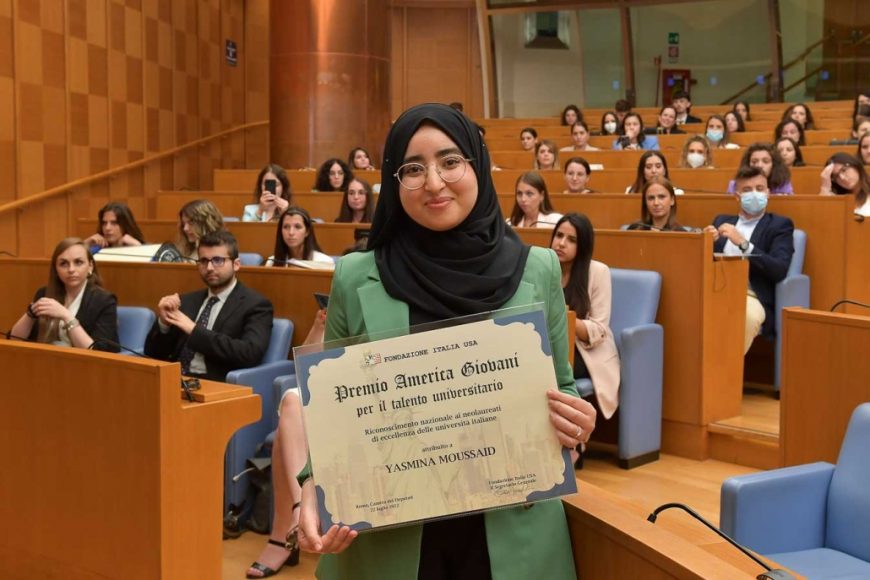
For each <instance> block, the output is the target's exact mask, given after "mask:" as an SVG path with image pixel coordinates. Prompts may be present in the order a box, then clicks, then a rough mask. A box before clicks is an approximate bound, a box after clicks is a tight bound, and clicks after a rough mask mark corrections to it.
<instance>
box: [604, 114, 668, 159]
mask: <svg viewBox="0 0 870 580" xmlns="http://www.w3.org/2000/svg"><path fill="white" fill-rule="evenodd" d="M620 135H621V136H620V137H619V138H617V139H616V140H615V141H614V142H613V148H614V149H616V150H626V151H630V150H640V149H645V150H647V151H658V150H659V139H658V137H656V136H655V135H646V134H644V130H643V119H641V118H640V115H638V114H637V113H628V114H627V115H626V116H625V118H624V119H623V120H622V126H621V128H620Z"/></svg>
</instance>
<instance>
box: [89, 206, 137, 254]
mask: <svg viewBox="0 0 870 580" xmlns="http://www.w3.org/2000/svg"><path fill="white" fill-rule="evenodd" d="M97 217H98V220H99V222H100V223H99V225H98V226H97V233H95V234H94V235H92V236H91V237H89V238H87V239H86V240H85V245H86V246H87V247H89V248H91V247H95V246H96V247H98V248H122V247H125V246H141V245H142V244H144V243H145V236H144V235H142V230H140V229H139V225H138V224H137V223H136V218H134V217H133V212H132V211H130V208H129V207H128V206H127V204H126V203H123V202H120V201H110V202H109V203H107V204H106V205H104V206H103V207H102V208H100V212H99V214H98V215H97Z"/></svg>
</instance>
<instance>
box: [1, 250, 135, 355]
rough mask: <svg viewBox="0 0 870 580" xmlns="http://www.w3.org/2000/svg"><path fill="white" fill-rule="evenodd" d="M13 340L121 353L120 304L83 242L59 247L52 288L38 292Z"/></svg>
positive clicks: (51, 268)
mask: <svg viewBox="0 0 870 580" xmlns="http://www.w3.org/2000/svg"><path fill="white" fill-rule="evenodd" d="M10 335H11V336H14V337H17V338H22V339H26V340H32V341H37V342H44V343H47V344H56V345H60V346H72V347H76V348H93V349H94V350H105V351H110V352H118V346H117V343H118V301H117V300H116V299H115V295H114V294H111V293H109V292H107V291H106V290H104V289H103V283H102V280H101V278H100V273H99V271H98V270H97V263H96V262H95V261H94V257H93V256H92V255H91V253H90V252H89V251H88V247H87V245H85V243H84V242H83V241H82V240H81V239H79V238H65V239H63V240H61V241H60V243H58V244H57V246H55V248H54V252H53V253H52V255H51V262H49V267H48V284H47V285H45V286H43V287H42V288H40V289H39V290H37V291H36V294H35V295H34V296H33V302H31V303H30V304H28V305H27V309H26V310H25V311H24V314H22V315H21V318H19V319H18V321H17V322H16V323H15V325H14V326H13V327H12V330H11V331H10Z"/></svg>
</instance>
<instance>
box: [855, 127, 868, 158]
mask: <svg viewBox="0 0 870 580" xmlns="http://www.w3.org/2000/svg"><path fill="white" fill-rule="evenodd" d="M857 156H858V159H860V160H861V162H862V163H863V164H864V165H868V164H870V131H868V132H867V133H864V134H863V135H861V138H860V139H858V152H857Z"/></svg>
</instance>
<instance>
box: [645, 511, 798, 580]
mask: <svg viewBox="0 0 870 580" xmlns="http://www.w3.org/2000/svg"><path fill="white" fill-rule="evenodd" d="M671 508H677V509H681V510H683V511H684V512H686V513H688V514H689V515H690V516H692V517H693V518H695V519H696V520H698V521H699V522H701V523H702V524H704V525H705V526H707V527H708V528H710V529H711V530H713V531H714V532H715V533H716V534H717V535H718V536H719V537H720V538H722V539H724V540H725V541H726V542H728V543H729V544H731V545H732V546H734V547H735V548H737V549H738V550H740V551H741V552H743V554H745V555H746V556H747V557H749V558H751V559H752V560H753V561H755V562H756V563H757V564H758V565H759V566H761V567H762V568H764V570H765V571H764V572H763V573H761V574H759V575H758V576H756V577H755V578H756V580H794V576H792V575H791V574H789V573H788V572H786V571H785V570H780V569H772V568H771V567H770V566H768V565H767V564H766V563H764V562H763V561H762V560H761V559H759V558H758V557H757V556H755V554H753V553H752V552H750V551H749V550H747V549H746V548H744V547H743V546H741V545H740V544H738V543H737V542H735V541H734V540H733V539H731V537H729V536H728V534H726V533H725V532H723V531H722V530H720V529H719V528H717V527H716V526H714V525H713V524H711V523H710V522H708V521H707V520H706V519H704V517H702V516H701V514H699V513H698V512H696V511H695V510H693V509H692V508H690V507H689V506H687V505H685V504H682V503H666V504H664V505H660V506H659V507H657V508H656V509H655V510H653V512H652V513H651V514H650V515H649V517H647V519H646V520H647V521H648V522H650V523H653V524H654V523H656V518H658V515H659V514H660V513H662V512H663V511H665V510H668V509H671Z"/></svg>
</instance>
